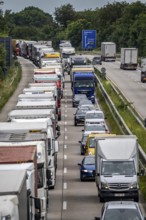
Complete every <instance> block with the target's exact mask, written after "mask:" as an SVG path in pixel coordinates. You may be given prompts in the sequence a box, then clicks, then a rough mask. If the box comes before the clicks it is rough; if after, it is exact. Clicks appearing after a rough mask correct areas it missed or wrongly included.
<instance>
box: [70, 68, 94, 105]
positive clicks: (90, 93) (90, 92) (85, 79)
mask: <svg viewBox="0 0 146 220" xmlns="http://www.w3.org/2000/svg"><path fill="white" fill-rule="evenodd" d="M72 91H73V96H74V95H75V94H86V95H87V98H88V99H89V100H91V101H92V103H95V94H94V92H95V76H94V72H75V73H74V74H73V79H72Z"/></svg>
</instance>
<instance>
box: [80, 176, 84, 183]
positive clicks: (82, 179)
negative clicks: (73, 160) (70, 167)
mask: <svg viewBox="0 0 146 220" xmlns="http://www.w3.org/2000/svg"><path fill="white" fill-rule="evenodd" d="M80 180H81V182H83V181H84V178H83V177H82V175H81V174H80Z"/></svg>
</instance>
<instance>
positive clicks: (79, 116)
mask: <svg viewBox="0 0 146 220" xmlns="http://www.w3.org/2000/svg"><path fill="white" fill-rule="evenodd" d="M86 111H88V109H77V110H76V113H75V114H74V125H75V126H77V125H78V124H84V120H85V115H86Z"/></svg>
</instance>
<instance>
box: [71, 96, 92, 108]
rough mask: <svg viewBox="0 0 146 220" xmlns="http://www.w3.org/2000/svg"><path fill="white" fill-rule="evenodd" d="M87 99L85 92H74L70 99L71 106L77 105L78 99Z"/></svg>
mask: <svg viewBox="0 0 146 220" xmlns="http://www.w3.org/2000/svg"><path fill="white" fill-rule="evenodd" d="M83 99H85V100H88V98H87V96H86V94H75V95H74V96H73V99H72V106H73V107H78V105H79V102H80V100H83Z"/></svg>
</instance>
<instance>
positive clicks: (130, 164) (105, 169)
mask: <svg viewBox="0 0 146 220" xmlns="http://www.w3.org/2000/svg"><path fill="white" fill-rule="evenodd" d="M101 174H102V175H127V176H133V175H136V171H135V166H134V161H103V162H102V168H101Z"/></svg>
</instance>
